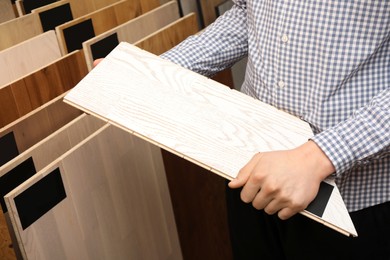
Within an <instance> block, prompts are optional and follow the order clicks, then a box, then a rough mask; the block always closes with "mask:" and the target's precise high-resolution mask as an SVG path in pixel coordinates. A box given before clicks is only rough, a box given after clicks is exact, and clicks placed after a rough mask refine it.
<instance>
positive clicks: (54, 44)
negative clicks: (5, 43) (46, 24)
mask: <svg viewBox="0 0 390 260" xmlns="http://www.w3.org/2000/svg"><path fill="white" fill-rule="evenodd" d="M60 57H61V51H60V47H59V45H58V41H57V36H56V34H55V32H54V31H53V30H51V31H48V32H45V33H42V34H40V35H37V36H35V37H32V38H31V39H29V40H26V41H23V42H21V43H19V44H16V45H14V46H12V47H10V48H7V49H5V50H2V51H0V88H1V87H2V86H4V85H6V84H9V83H11V82H12V81H15V80H18V79H19V78H21V77H23V76H25V75H27V74H30V73H32V72H34V71H35V70H37V69H39V68H40V67H44V66H46V65H48V64H50V63H52V62H53V61H55V60H57V59H59V58H60Z"/></svg>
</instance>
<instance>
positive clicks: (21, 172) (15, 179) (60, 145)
mask: <svg viewBox="0 0 390 260" xmlns="http://www.w3.org/2000/svg"><path fill="white" fill-rule="evenodd" d="M62 103H63V102H62ZM103 125H104V122H103V121H101V120H99V119H97V118H96V117H93V116H90V115H86V114H81V115H80V116H79V117H77V118H75V119H74V120H72V121H70V122H69V123H67V124H65V125H64V126H63V127H61V128H60V129H58V130H57V131H55V132H54V133H52V134H50V135H48V136H47V137H46V138H44V139H43V140H41V141H39V142H37V143H36V144H34V145H33V146H32V147H30V148H29V149H27V150H25V151H24V152H22V153H20V154H19V155H18V156H16V157H15V158H13V159H12V160H10V161H9V162H7V163H6V164H4V165H2V166H0V195H1V198H0V204H1V207H2V212H3V213H4V217H5V220H6V223H7V226H8V231H9V234H10V237H11V239H12V241H13V245H14V249H15V253H16V254H17V255H18V256H21V255H22V254H21V252H20V249H19V247H18V242H17V240H16V235H15V232H14V229H13V227H12V224H11V221H10V217H9V213H8V209H7V207H6V205H5V201H4V198H3V197H4V195H6V194H7V193H8V192H10V191H12V190H13V189H15V188H17V186H19V185H20V184H22V183H23V182H24V181H26V180H28V179H29V178H30V177H32V176H33V175H34V174H35V173H36V172H38V171H40V170H41V169H43V168H44V167H45V166H47V165H49V164H50V163H51V162H52V161H54V160H55V159H57V158H58V157H59V156H61V155H63V154H64V153H65V152H67V151H68V150H70V149H71V148H72V147H74V146H76V145H77V144H78V143H80V142H82V141H83V140H84V139H85V138H87V137H88V136H89V135H91V134H92V133H93V132H95V131H97V130H98V129H99V128H100V127H103Z"/></svg>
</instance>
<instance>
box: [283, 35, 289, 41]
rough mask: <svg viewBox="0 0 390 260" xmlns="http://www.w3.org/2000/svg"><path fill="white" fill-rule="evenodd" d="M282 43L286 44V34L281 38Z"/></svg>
mask: <svg viewBox="0 0 390 260" xmlns="http://www.w3.org/2000/svg"><path fill="white" fill-rule="evenodd" d="M282 42H284V43H287V42H288V36H287V34H283V36H282Z"/></svg>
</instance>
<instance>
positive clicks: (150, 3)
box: [56, 0, 159, 54]
mask: <svg viewBox="0 0 390 260" xmlns="http://www.w3.org/2000/svg"><path fill="white" fill-rule="evenodd" d="M158 5H159V2H158V0H142V1H141V0H133V1H128V0H122V1H119V2H116V3H114V4H111V5H109V6H107V7H104V8H101V9H99V10H97V11H94V12H92V13H89V14H86V15H84V16H81V17H79V18H76V19H73V20H72V21H69V22H67V23H64V24H62V25H59V26H57V27H56V33H57V36H58V41H59V44H60V47H61V51H62V53H63V54H66V53H69V52H71V51H74V50H78V49H82V43H83V42H84V41H86V40H88V39H91V38H93V37H94V36H96V35H98V34H101V33H104V32H106V31H108V30H110V29H112V28H114V27H115V26H118V25H120V24H123V23H125V22H127V21H129V20H130V19H133V18H135V17H137V16H139V15H141V14H143V13H145V12H147V11H150V10H152V9H154V8H156V7H157V6H158Z"/></svg>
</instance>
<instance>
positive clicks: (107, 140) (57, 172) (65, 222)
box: [5, 125, 181, 260]
mask: <svg viewBox="0 0 390 260" xmlns="http://www.w3.org/2000/svg"><path fill="white" fill-rule="evenodd" d="M166 189H167V185H166V179H165V174H164V166H163V161H162V158H161V153H160V151H159V149H158V148H156V147H153V146H151V145H150V144H148V143H147V142H145V141H143V140H141V139H138V138H136V137H133V136H131V135H129V134H128V133H127V132H125V131H123V130H121V129H119V128H116V127H113V126H109V125H107V126H106V127H103V128H101V129H100V130H98V131H97V132H96V133H95V134H92V135H91V136H90V137H88V138H86V139H85V140H84V141H83V142H81V143H80V144H79V145H76V146H75V147H73V148H72V149H71V150H69V151H68V152H67V153H66V154H64V155H63V156H61V157H59V158H58V159H56V160H55V161H53V162H52V163H51V164H50V165H49V166H47V167H45V168H44V169H43V170H41V171H39V172H38V173H37V174H36V175H34V176H33V177H32V178H30V179H28V180H27V181H26V182H24V183H23V184H21V185H19V186H18V187H17V188H16V189H14V190H13V191H12V192H10V193H8V194H7V195H6V196H5V200H6V204H7V208H8V209H9V211H10V215H11V221H12V223H13V226H14V229H15V232H16V237H17V239H18V241H19V242H20V247H21V251H22V254H23V257H24V258H25V259H48V260H49V259H91V260H92V259H181V252H180V245H179V240H178V238H177V233H176V228H175V222H174V218H173V211H172V207H171V204H170V199H169V193H168V191H167V190H166Z"/></svg>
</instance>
